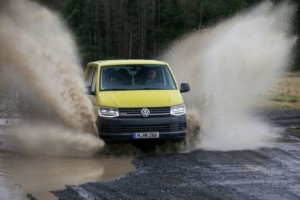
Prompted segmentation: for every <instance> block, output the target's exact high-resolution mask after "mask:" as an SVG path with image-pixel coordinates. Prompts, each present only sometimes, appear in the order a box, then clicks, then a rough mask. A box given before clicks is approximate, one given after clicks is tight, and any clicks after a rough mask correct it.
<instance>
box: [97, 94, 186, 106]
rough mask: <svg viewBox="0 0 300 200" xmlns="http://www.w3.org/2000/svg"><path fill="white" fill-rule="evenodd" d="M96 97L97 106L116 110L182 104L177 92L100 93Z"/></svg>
mask: <svg viewBox="0 0 300 200" xmlns="http://www.w3.org/2000/svg"><path fill="white" fill-rule="evenodd" d="M97 97H98V98H96V102H95V103H96V104H97V105H99V106H107V107H117V108H134V107H167V106H173V105H178V104H182V103H183V99H182V96H181V94H180V92H179V91H178V90H146V91H145V90H131V91H128V90H127V91H100V92H98V93H97Z"/></svg>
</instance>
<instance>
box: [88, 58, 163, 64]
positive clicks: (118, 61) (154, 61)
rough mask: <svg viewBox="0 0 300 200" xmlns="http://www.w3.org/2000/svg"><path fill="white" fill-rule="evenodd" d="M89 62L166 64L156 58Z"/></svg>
mask: <svg viewBox="0 0 300 200" xmlns="http://www.w3.org/2000/svg"><path fill="white" fill-rule="evenodd" d="M91 63H97V64H101V65H123V64H161V65H166V64H167V63H166V62H163V61H158V60H143V59H127V60H99V61H94V62H91Z"/></svg>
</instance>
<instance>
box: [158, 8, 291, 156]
mask: <svg viewBox="0 0 300 200" xmlns="http://www.w3.org/2000/svg"><path fill="white" fill-rule="evenodd" d="M294 12H295V9H294V7H293V5H292V4H289V3H282V4H278V5H274V4H272V3H271V2H265V3H262V4H260V5H259V6H257V7H255V8H253V9H252V10H249V11H247V12H244V13H241V14H238V15H236V16H235V17H233V18H231V19H229V20H227V21H224V22H222V23H220V24H218V25H217V26H215V27H212V28H208V29H206V30H200V31H196V32H194V33H191V34H188V35H186V36H185V37H183V38H182V39H180V40H178V41H177V42H175V43H174V45H172V46H171V47H170V48H169V49H168V50H167V51H166V53H165V54H164V56H163V58H162V59H164V60H166V61H168V62H169V64H170V65H171V66H172V67H173V68H174V71H175V74H177V76H178V79H179V80H180V81H189V83H190V84H191V92H190V93H188V94H187V95H186V96H185V99H186V104H187V106H188V107H189V109H190V110H194V111H196V112H197V114H196V115H197V116H198V120H199V122H200V124H201V132H202V133H203V135H202V137H201V138H202V139H201V141H200V140H199V141H198V144H197V145H196V146H197V147H198V148H204V149H212V150H239V149H255V148H258V147H261V146H264V145H265V144H266V143H265V142H266V137H267V135H268V134H269V133H272V127H271V126H270V125H268V124H267V123H265V122H262V120H261V119H259V117H257V116H255V115H254V114H253V113H254V108H255V106H256V105H257V101H258V99H259V98H260V95H261V94H262V93H263V92H264V91H265V90H266V89H268V88H269V87H270V86H271V85H272V84H273V82H272V81H273V80H274V77H278V76H280V75H281V74H282V72H283V71H284V70H285V69H286V68H287V67H288V66H289V64H290V60H291V55H292V48H293V45H294V44H295V41H296V38H295V37H294V36H292V35H291V34H290V31H291V20H292V16H293V14H294Z"/></svg>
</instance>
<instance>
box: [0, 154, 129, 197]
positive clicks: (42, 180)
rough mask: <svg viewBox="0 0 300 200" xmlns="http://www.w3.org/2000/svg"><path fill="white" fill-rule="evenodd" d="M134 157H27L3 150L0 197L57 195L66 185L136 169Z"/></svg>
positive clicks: (107, 177) (103, 178) (117, 175)
mask: <svg viewBox="0 0 300 200" xmlns="http://www.w3.org/2000/svg"><path fill="white" fill-rule="evenodd" d="M131 160H132V157H126V156H123V157H121V158H120V157H105V156H98V157H94V158H57V157H56V158H55V157H26V156H24V155H18V154H14V153H9V152H4V151H0V199H3V200H4V199H7V200H9V199H13V200H23V199H27V198H26V196H28V197H32V198H33V196H34V198H36V199H41V200H52V199H55V197H54V196H53V194H51V193H50V192H49V191H51V190H57V189H63V188H64V186H65V185H74V184H83V183H86V182H96V181H109V180H113V179H115V178H118V177H122V176H124V175H125V174H127V173H128V172H130V171H132V170H133V166H132V164H131Z"/></svg>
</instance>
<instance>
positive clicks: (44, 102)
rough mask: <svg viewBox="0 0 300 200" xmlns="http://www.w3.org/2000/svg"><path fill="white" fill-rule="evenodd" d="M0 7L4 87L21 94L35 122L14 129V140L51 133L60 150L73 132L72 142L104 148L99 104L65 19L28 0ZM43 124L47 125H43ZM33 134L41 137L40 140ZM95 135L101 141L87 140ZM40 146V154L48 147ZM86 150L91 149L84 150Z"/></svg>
mask: <svg viewBox="0 0 300 200" xmlns="http://www.w3.org/2000/svg"><path fill="white" fill-rule="evenodd" d="M0 9H1V12H0V43H1V50H0V80H1V86H0V91H1V93H2V94H4V93H7V94H9V93H12V92H15V93H16V94H20V96H21V101H22V103H21V104H19V105H20V106H23V105H24V106H25V105H26V106H27V107H28V108H27V109H26V116H25V115H23V118H24V120H26V122H27V123H29V124H30V125H27V126H26V127H27V128H25V129H24V128H19V129H12V130H13V133H14V134H13V133H10V136H9V138H12V136H14V138H15V139H16V138H17V137H19V139H20V138H22V140H23V141H24V140H28V141H27V142H25V141H24V144H29V143H30V141H31V140H32V141H34V142H37V143H39V142H40V143H41V144H45V143H44V142H43V139H42V138H43V137H45V138H48V139H49V137H51V139H50V140H49V141H48V142H49V143H51V144H48V145H50V146H51V145H53V148H56V147H57V145H58V146H59V145H61V146H62V145H65V144H66V141H65V137H66V136H68V137H69V138H70V141H71V142H70V144H72V143H73V144H74V143H76V142H78V143H80V142H81V141H82V140H84V141H85V142H82V144H84V146H85V147H86V149H89V148H90V147H91V148H92V149H93V151H92V152H94V149H95V147H97V148H98V149H100V148H101V147H102V146H103V145H104V143H103V141H101V140H99V139H98V137H97V128H96V126H95V123H94V122H95V121H94V120H95V118H94V115H93V108H92V105H91V103H90V101H89V99H88V98H87V97H86V96H85V95H84V93H85V87H84V83H83V81H82V78H81V77H82V72H81V69H80V62H79V56H78V53H77V50H76V46H75V44H74V42H73V38H72V36H71V34H70V33H69V32H68V30H67V29H66V27H65V26H64V24H63V23H61V19H60V18H59V17H58V16H57V15H56V14H55V13H53V12H52V11H50V10H48V9H47V8H45V7H42V6H40V5H39V4H37V3H34V2H32V1H27V0H24V1H7V2H6V3H3V5H2V6H1V8H0ZM3 96H5V95H0V97H3ZM14 103H15V104H17V102H14ZM25 118H26V119H25ZM40 123H43V126H38V125H37V124H40ZM30 128H31V129H33V131H32V132H31V133H30ZM8 132H11V131H7V134H8ZM72 132H76V133H78V134H80V137H77V135H78V134H74V135H72V134H71V133H72ZM28 133H30V134H28ZM33 133H34V134H35V137H36V138H40V139H39V140H34V135H33ZM88 133H90V134H88ZM49 135H51V136H49ZM24 136H26V137H24ZM72 136H73V137H72ZM87 137H88V138H89V139H86V140H85V138H87ZM92 137H93V139H94V140H95V141H97V142H96V144H95V142H87V141H92V140H93V139H91V138H92ZM74 140H77V141H74ZM9 141H10V142H12V141H11V140H9ZM13 144H14V142H12V143H11V146H13ZM89 144H91V146H89ZM32 146H35V145H32ZM36 147H37V148H36V149H31V150H32V151H36V152H38V151H39V150H40V148H43V147H42V146H41V145H37V146H36ZM31 148H32V147H31ZM81 150H83V151H84V152H85V150H84V148H81ZM49 152H51V151H49ZM45 153H46V152H45ZM85 153H86V152H85ZM64 154H65V153H64Z"/></svg>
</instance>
